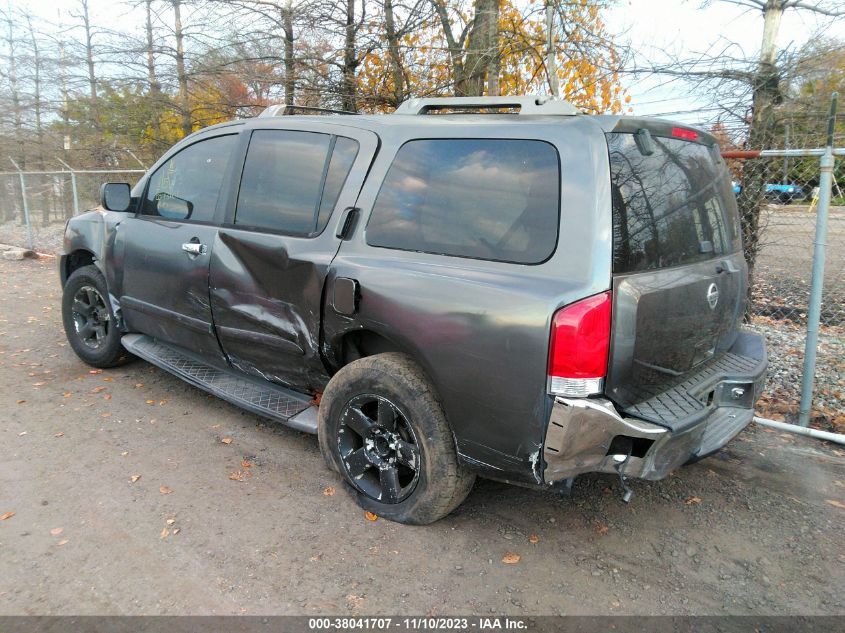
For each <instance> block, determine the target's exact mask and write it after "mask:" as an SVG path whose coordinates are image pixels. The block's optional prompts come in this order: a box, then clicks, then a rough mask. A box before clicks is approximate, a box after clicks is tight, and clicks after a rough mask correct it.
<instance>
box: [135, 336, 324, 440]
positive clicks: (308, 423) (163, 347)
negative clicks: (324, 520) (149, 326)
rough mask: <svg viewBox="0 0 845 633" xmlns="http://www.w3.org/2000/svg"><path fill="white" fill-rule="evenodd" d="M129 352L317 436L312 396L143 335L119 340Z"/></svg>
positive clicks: (197, 384)
mask: <svg viewBox="0 0 845 633" xmlns="http://www.w3.org/2000/svg"><path fill="white" fill-rule="evenodd" d="M120 342H121V343H122V344H123V347H125V348H126V349H127V350H129V351H130V352H132V353H133V354H135V355H136V356H139V357H140V358H143V359H144V360H146V361H148V362H150V363H152V364H153V365H156V366H158V367H161V368H162V369H164V370H166V371H169V372H170V373H171V374H174V375H176V376H178V377H179V378H181V379H182V380H184V381H186V382H189V383H190V384H192V385H194V386H195V387H199V388H200V389H203V390H205V391H207V392H209V393H211V394H214V395H215V396H217V397H219V398H222V399H223V400H226V401H228V402H231V403H232V404H234V405H237V406H239V407H241V408H242V409H247V410H248V411H252V412H253V413H257V414H258V415H262V416H265V417H268V418H271V419H273V420H278V421H279V422H282V423H284V424H285V425H287V426H289V427H291V428H294V429H296V430H297V431H304V432H305V433H312V434H314V435H316V434H317V407H316V406H313V405H312V401H311V398H310V396H307V395H305V394H302V393H297V392H296V391H292V390H290V389H285V388H284V387H281V386H279V385H275V384H272V383H268V382H264V381H262V380H259V379H257V378H253V377H252V376H247V375H246V374H242V373H240V372H238V371H235V370H234V369H221V368H220V367H215V366H213V365H209V364H208V363H207V362H205V361H203V360H201V359H198V358H196V357H195V356H194V355H193V354H191V353H190V352H187V351H185V350H183V349H180V348H178V347H175V346H173V345H168V344H167V343H162V342H161V341H158V340H156V339H154V338H151V337H149V336H145V335H143V334H126V335H124V336H123V338H121V339H120Z"/></svg>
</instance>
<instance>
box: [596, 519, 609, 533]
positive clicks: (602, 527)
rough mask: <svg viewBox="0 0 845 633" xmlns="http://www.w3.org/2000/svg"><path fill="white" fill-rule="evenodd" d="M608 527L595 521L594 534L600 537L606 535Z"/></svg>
mask: <svg viewBox="0 0 845 633" xmlns="http://www.w3.org/2000/svg"><path fill="white" fill-rule="evenodd" d="M608 530H610V527H608V525H607V524H606V523H602V522H601V521H596V532H597V533H598V534H601V535H605V534H607V532H608Z"/></svg>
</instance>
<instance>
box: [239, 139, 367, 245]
mask: <svg viewBox="0 0 845 633" xmlns="http://www.w3.org/2000/svg"><path fill="white" fill-rule="evenodd" d="M357 154H358V143H357V142H356V141H354V140H352V139H348V138H343V137H333V136H331V135H329V134H318V133H315V132H297V131H290V130H257V131H255V132H253V133H252V138H251V140H250V143H249V149H248V151H247V156H246V162H245V163H244V171H243V176H242V177H241V187H240V191H239V193H238V206H237V211H236V213H235V224H236V225H240V226H244V227H248V228H255V229H264V230H271V231H280V232H283V233H287V234H291V235H313V234H315V233H319V232H321V231H322V230H323V228H324V227H325V225H326V223H327V222H328V220H329V216H330V215H331V212H332V210H333V209H334V205H335V203H336V202H337V198H338V196H339V195H340V190H341V188H342V187H343V183H344V182H345V180H346V176H347V174H348V173H349V170H350V169H351V167H352V163H353V162H354V160H355V156H356V155H357Z"/></svg>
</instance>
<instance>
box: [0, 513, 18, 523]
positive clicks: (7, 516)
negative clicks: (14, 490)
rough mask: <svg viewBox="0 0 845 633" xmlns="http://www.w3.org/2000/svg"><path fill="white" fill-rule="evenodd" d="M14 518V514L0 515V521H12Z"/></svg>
mask: <svg viewBox="0 0 845 633" xmlns="http://www.w3.org/2000/svg"><path fill="white" fill-rule="evenodd" d="M13 516H15V513H14V512H5V513H3V514H0V521H5V520H6V519H11V518H12V517H13Z"/></svg>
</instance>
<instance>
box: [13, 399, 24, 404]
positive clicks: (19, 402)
mask: <svg viewBox="0 0 845 633" xmlns="http://www.w3.org/2000/svg"><path fill="white" fill-rule="evenodd" d="M15 404H26V400H18V401H17V402H16V403H15Z"/></svg>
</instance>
